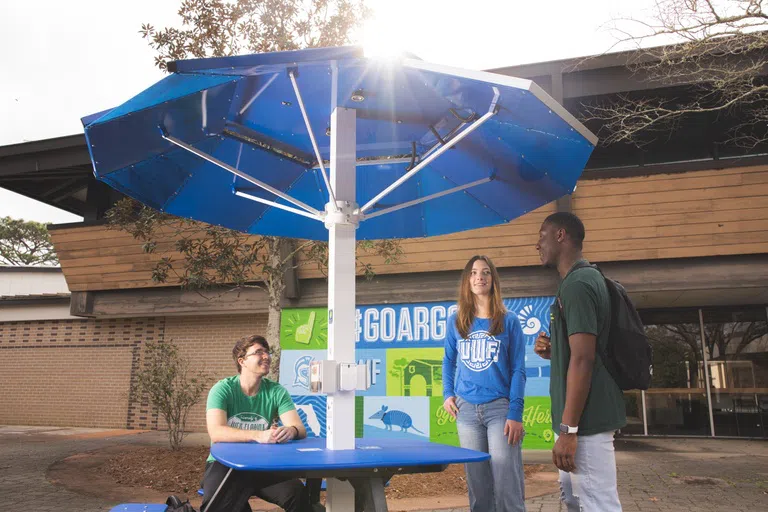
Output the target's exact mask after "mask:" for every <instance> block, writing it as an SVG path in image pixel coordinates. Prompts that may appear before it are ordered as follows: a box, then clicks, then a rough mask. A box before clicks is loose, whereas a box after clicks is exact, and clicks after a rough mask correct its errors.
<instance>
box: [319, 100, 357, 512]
mask: <svg viewBox="0 0 768 512" xmlns="http://www.w3.org/2000/svg"><path fill="white" fill-rule="evenodd" d="M355 121H356V111H355V110H352V109H346V108H336V109H334V111H333V113H332V114H331V177H330V182H331V188H332V189H333V190H334V191H335V193H336V201H337V204H336V205H331V204H329V205H328V206H326V212H327V217H326V226H327V227H328V359H329V360H331V361H335V362H336V363H337V364H338V363H339V362H354V361H355V229H356V228H357V222H356V219H352V218H351V212H352V211H353V209H354V208H356V206H357V205H356V204H355V167H356V156H357V155H356V134H355ZM337 205H338V207H339V208H336V206H337ZM339 210H340V211H339ZM326 431H327V436H328V437H327V439H326V447H327V449H329V450H352V449H354V448H355V392H354V391H335V392H333V393H330V394H329V395H328V416H327V420H326ZM327 486H328V493H327V502H326V507H327V510H328V511H329V512H347V511H350V510H354V506H355V493H354V489H353V488H352V485H351V484H350V483H349V482H342V481H340V480H337V479H335V478H329V479H328V480H327Z"/></svg>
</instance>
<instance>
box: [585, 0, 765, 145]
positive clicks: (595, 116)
mask: <svg viewBox="0 0 768 512" xmlns="http://www.w3.org/2000/svg"><path fill="white" fill-rule="evenodd" d="M763 3H764V2H763V1H760V0H720V1H712V0H704V1H700V0H659V1H658V2H657V3H656V10H655V15H654V17H653V19H652V20H650V21H645V20H637V19H629V20H617V22H616V27H615V31H616V32H617V34H619V38H618V41H617V42H616V45H615V46H628V45H629V46H634V47H635V48H636V49H635V51H633V52H632V54H631V55H630V57H629V59H630V60H629V61H628V62H627V66H628V67H629V68H630V69H631V70H632V71H633V72H634V74H635V76H636V77H638V78H639V79H641V80H644V81H647V82H649V83H653V84H656V85H657V86H659V87H666V86H676V87H679V88H681V90H683V91H684V92H683V93H681V94H680V97H677V98H668V97H659V96H654V95H653V94H646V95H643V96H641V97H638V95H628V94H625V95H621V96H619V97H618V98H616V99H615V100H612V101H603V102H593V103H589V104H585V105H584V108H585V113H584V115H583V119H584V120H585V121H587V122H589V121H594V122H597V123H599V124H600V125H601V128H600V130H599V133H598V135H599V136H600V137H601V143H602V144H604V145H610V144H614V143H617V142H629V143H633V144H635V145H638V146H642V145H643V144H645V143H647V142H648V141H649V136H652V134H653V133H654V132H669V131H671V130H674V129H675V128H676V126H678V124H679V123H680V121H681V120H682V119H684V118H686V119H687V118H690V117H691V116H697V115H707V114H721V115H730V114H731V113H733V112H738V114H739V118H740V119H746V120H747V121H743V122H739V123H737V125H736V126H735V127H734V128H732V130H731V131H730V133H729V134H728V140H727V141H722V142H731V143H733V144H735V145H738V146H741V147H746V148H754V147H755V146H757V145H759V144H762V143H765V142H768V79H766V75H767V74H768V13H766V11H765V10H764V6H763ZM670 40H672V41H673V42H675V43H676V44H665V45H664V46H656V47H649V45H651V44H653V43H654V42H657V41H662V42H664V43H668V42H669V41H670ZM579 65H581V63H579V64H577V66H576V67H578V66H579Z"/></svg>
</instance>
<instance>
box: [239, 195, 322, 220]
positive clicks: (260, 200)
mask: <svg viewBox="0 0 768 512" xmlns="http://www.w3.org/2000/svg"><path fill="white" fill-rule="evenodd" d="M235 195H236V196H237V197H244V198H245V199H250V200H251V201H256V202H257V203H262V204H266V205H268V206H273V207H275V208H280V209H281V210H285V211H287V212H291V213H295V214H296V215H302V216H304V217H308V218H310V219H314V220H317V221H321V222H322V220H323V219H321V218H320V217H318V216H317V215H312V214H311V213H309V212H305V211H304V210H299V209H298V208H291V207H290V206H286V205H284V204H280V203H276V202H274V201H270V200H269V199H263V198H261V197H258V196H254V195H252V194H249V193H247V192H243V191H242V190H237V189H235Z"/></svg>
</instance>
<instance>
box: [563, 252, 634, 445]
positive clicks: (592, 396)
mask: <svg viewBox="0 0 768 512" xmlns="http://www.w3.org/2000/svg"><path fill="white" fill-rule="evenodd" d="M581 261H586V260H581ZM577 263H578V262H577ZM574 266H575V265H574ZM561 308H562V309H561ZM610 311H611V300H610V296H609V295H608V288H607V287H606V285H605V279H604V278H603V276H602V275H601V274H600V272H599V271H597V270H595V269H592V268H580V269H578V270H573V271H571V272H569V273H568V275H566V276H565V279H563V281H562V282H561V283H560V286H559V287H558V289H557V298H556V299H555V303H554V304H553V305H552V308H551V310H550V312H551V317H550V335H551V342H552V358H551V360H550V363H551V377H550V381H549V393H550V395H551V397H552V428H553V429H554V430H555V432H559V426H560V423H561V422H562V418H563V410H564V409H565V390H566V382H567V381H566V376H567V374H568V364H569V362H570V360H571V348H570V345H569V344H568V336H569V335H573V334H578V333H587V334H594V335H595V336H597V344H598V345H599V346H600V347H602V348H603V350H605V348H606V346H607V344H608V329H609V327H610V317H611V315H610ZM561 314H562V315H565V320H566V324H567V325H568V333H567V334H566V333H565V329H564V327H563V321H562V317H561ZM626 424H627V413H626V406H625V404H624V394H623V393H622V391H621V389H619V386H618V385H617V384H616V382H615V381H614V380H613V377H611V375H610V374H609V373H608V370H607V369H606V368H605V365H603V361H602V359H601V358H600V355H599V354H596V355H595V366H594V368H593V370H592V384H591V387H590V390H589V395H588V396H587V402H586V404H585V405H584V411H583V412H582V413H581V421H579V435H591V434H599V433H601V432H607V431H610V430H616V429H619V428H621V427H623V426H625V425H626Z"/></svg>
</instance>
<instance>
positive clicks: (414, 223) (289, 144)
mask: <svg viewBox="0 0 768 512" xmlns="http://www.w3.org/2000/svg"><path fill="white" fill-rule="evenodd" d="M169 69H170V70H171V71H173V72H172V73H171V74H170V75H168V76H167V77H166V78H164V79H163V80H161V81H160V82H158V83H156V84H155V85H153V86H152V87H150V88H149V89H147V90H145V91H143V92H142V93H140V94H139V95H137V96H136V97H134V98H132V99H130V100H128V101H127V102H126V103H124V104H122V105H120V106H118V107H117V108H114V109H112V110H109V111H106V112H102V113H99V114H95V115H92V116H88V117H86V118H84V119H83V123H84V125H85V133H86V137H87V141H88V146H89V150H90V152H91V157H92V160H93V165H94V172H95V175H96V177H97V178H98V179H100V180H102V181H104V182H106V183H107V184H109V185H110V186H112V187H114V188H116V189H117V190H119V191H121V192H123V193H125V194H126V195H128V196H131V197H133V198H135V199H138V200H139V201H141V202H143V203H145V204H147V205H149V206H151V207H153V208H156V209H158V210H162V211H164V212H167V213H170V214H173V215H178V216H181V217H187V218H192V219H196V220H200V221H204V222H208V223H211V224H217V225H221V226H225V227H228V228H232V229H236V230H239V231H243V232H247V233H253V234H263V235H275V236H284V237H291V238H306V239H315V240H327V238H328V231H327V229H326V226H325V225H324V223H323V222H322V220H320V221H318V218H317V216H316V215H315V218H312V216H302V215H296V214H295V212H293V211H291V210H289V209H285V208H280V207H279V206H275V205H281V206H288V207H290V208H294V209H298V210H302V211H314V212H315V213H318V212H319V213H320V214H322V213H323V212H324V209H325V206H326V204H327V203H329V191H328V187H327V186H326V184H325V178H324V177H323V171H324V170H325V171H327V170H328V169H327V168H328V167H329V161H330V159H331V154H330V145H331V139H332V133H331V124H330V118H331V113H332V112H333V110H334V109H335V108H337V107H343V108H347V109H354V110H355V111H356V125H355V139H356V158H357V168H356V176H355V178H356V192H355V195H356V203H357V205H358V206H359V207H360V208H361V209H365V211H360V212H359V213H360V217H359V220H360V222H359V226H358V228H357V231H356V236H357V238H358V239H383V238H412V237H424V236H434V235H442V234H447V233H452V232H456V231H463V230H468V229H475V228H481V227H487V226H493V225H496V224H502V223H506V222H509V221H510V220H512V219H515V218H517V217H519V216H521V215H523V214H525V213H527V212H529V211H531V210H534V209H536V208H538V207H540V206H542V205H544V204H546V203H548V202H550V201H553V200H555V199H557V198H559V197H561V196H563V195H565V194H568V193H570V192H572V191H573V189H574V187H575V185H576V180H577V179H578V178H579V176H580V174H581V172H582V170H583V168H584V166H585V164H586V162H587V160H588V159H589V156H590V154H591V152H592V150H593V148H594V145H595V143H596V141H597V139H596V137H595V136H594V135H593V134H591V133H590V132H589V131H588V130H587V129H586V128H585V127H584V126H582V125H581V124H580V123H579V122H578V121H577V120H576V119H575V118H573V116H571V115H570V114H569V113H568V112H567V111H565V109H563V108H562V107H561V106H560V105H558V104H557V103H556V102H555V101H554V100H552V99H551V98H550V97H549V96H548V95H547V94H546V93H545V92H544V91H543V90H542V89H540V88H539V87H538V86H537V85H536V84H534V83H533V82H531V81H528V80H521V79H517V78H512V77H508V76H503V75H497V74H492V73H485V72H479V71H467V70H460V69H453V68H449V67H445V66H439V65H434V64H429V63H426V62H423V61H420V60H418V59H409V58H402V59H396V60H388V61H379V60H371V59H366V58H365V57H364V56H363V54H362V51H361V50H360V49H359V48H356V47H341V48H323V49H310V50H300V51H293V52H277V53H266V54H256V55H245V56H237V57H224V58H211V59H194V60H188V61H177V62H174V63H170V65H169ZM294 82H295V87H294ZM296 89H298V90H299V92H300V94H299V95H298V96H297V94H296ZM302 107H303V110H304V112H302ZM304 114H306V121H305V116H304ZM484 116H485V117H484ZM307 121H308V122H307ZM308 126H309V129H308ZM310 131H311V132H312V135H313V136H314V139H315V141H316V147H317V150H315V145H313V142H312V137H310ZM465 131H466V132H467V133H463V132H465ZM180 144H181V145H180ZM446 147H450V149H445V148H446ZM318 154H319V155H320V157H319V159H318V156H317V155H318ZM435 155H438V156H435ZM430 158H434V159H432V160H430ZM425 162H427V163H425ZM321 163H322V168H323V169H321V165H320V164H321ZM416 168H418V170H417V172H415V173H413V172H412V171H413V170H414V169H416ZM409 171H411V172H412V175H411V176H409V177H408V179H406V180H404V181H402V183H401V184H400V185H399V186H398V187H397V188H395V189H393V190H392V191H391V192H390V193H388V194H386V195H385V196H382V197H378V196H379V195H380V193H381V192H382V191H383V190H385V189H386V188H387V187H388V186H390V185H391V184H392V183H393V182H395V181H397V180H400V179H401V178H403V177H404V176H406V175H407V173H409ZM262 185H266V186H267V188H265V187H263V186H262ZM274 191H278V192H280V193H282V194H285V196H288V197H289V198H293V199H295V200H296V202H294V203H291V202H290V201H289V200H288V199H286V198H285V197H284V196H281V195H276V194H275V193H274ZM424 198H431V199H429V200H426V201H423V202H420V201H422V200H423V199H424ZM297 205H298V206H297ZM382 213H385V214H382Z"/></svg>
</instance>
